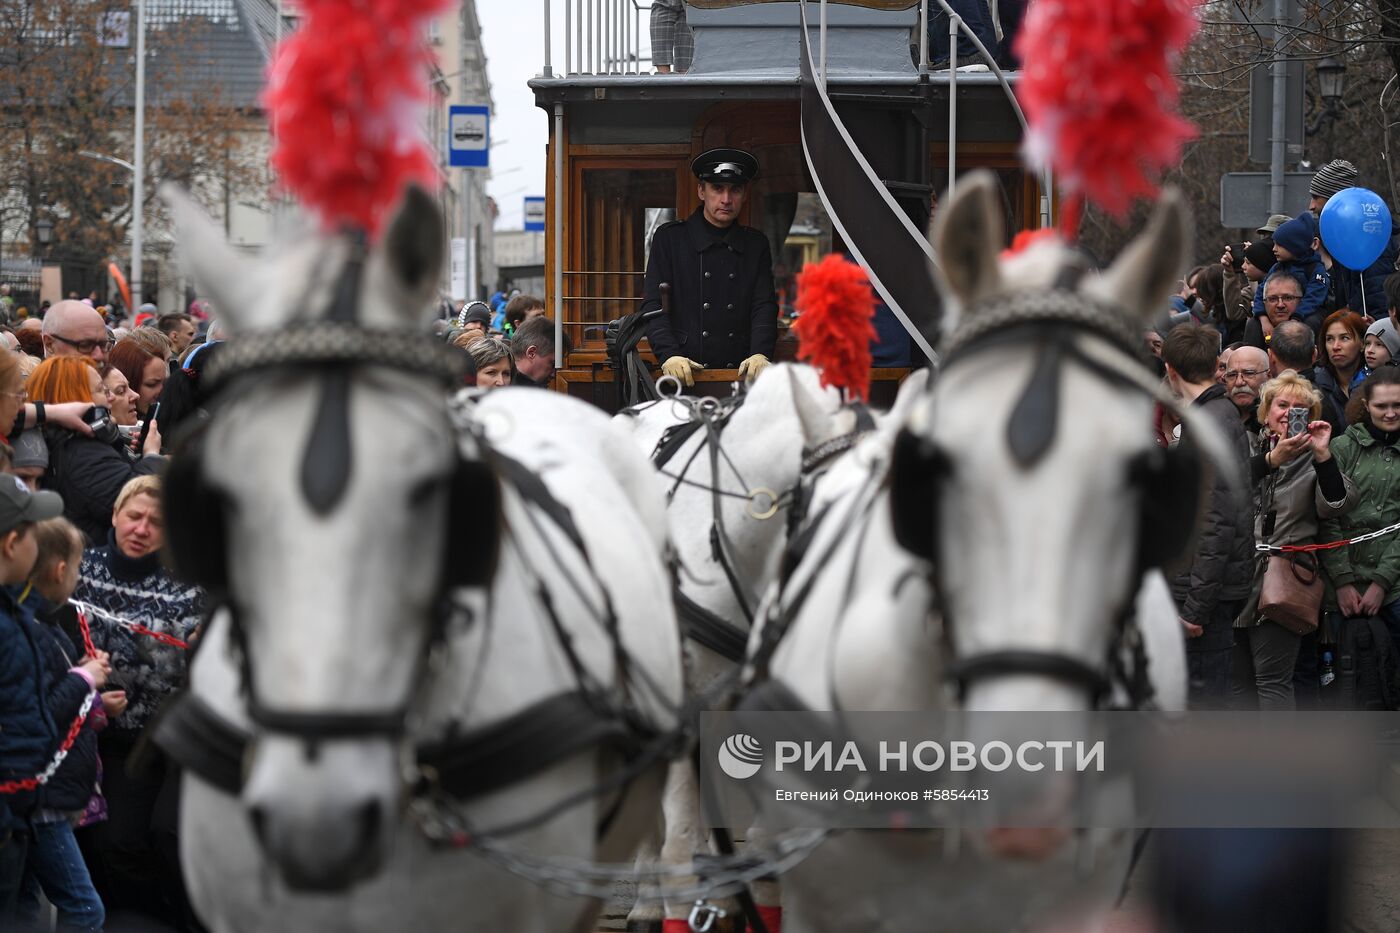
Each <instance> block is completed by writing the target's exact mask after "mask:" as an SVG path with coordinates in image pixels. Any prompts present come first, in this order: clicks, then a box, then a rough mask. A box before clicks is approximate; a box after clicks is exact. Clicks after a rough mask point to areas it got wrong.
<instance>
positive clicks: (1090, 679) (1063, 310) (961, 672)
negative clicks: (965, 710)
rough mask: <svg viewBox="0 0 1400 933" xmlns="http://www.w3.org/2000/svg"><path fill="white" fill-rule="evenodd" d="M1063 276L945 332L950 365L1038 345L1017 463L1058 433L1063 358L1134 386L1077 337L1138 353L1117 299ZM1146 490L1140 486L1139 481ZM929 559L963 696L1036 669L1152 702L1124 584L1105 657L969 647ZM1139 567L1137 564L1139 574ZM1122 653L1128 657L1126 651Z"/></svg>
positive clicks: (1103, 695) (1024, 399) (1020, 412)
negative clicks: (1094, 659) (1108, 301)
mask: <svg viewBox="0 0 1400 933" xmlns="http://www.w3.org/2000/svg"><path fill="white" fill-rule="evenodd" d="M1076 278H1077V276H1071V277H1070V278H1069V280H1068V281H1061V282H1058V283H1057V284H1056V288H1055V289H1054V290H1052V291H1051V292H1049V293H1048V294H1047V293H1037V294H1034V295H1027V296H1003V297H1001V298H998V299H996V303H995V304H994V305H992V306H991V307H987V308H983V309H978V310H974V311H972V312H969V313H968V315H967V318H966V319H967V320H968V321H969V327H967V328H965V329H964V331H963V332H961V333H956V334H954V335H953V337H952V339H951V340H950V341H949V344H948V347H947V349H946V351H945V355H944V358H943V366H942V369H943V370H944V371H945V372H946V371H947V370H949V369H951V368H953V367H954V366H956V365H959V364H961V363H963V362H964V361H966V360H968V359H969V358H971V357H972V356H974V355H976V354H977V353H978V352H980V351H983V350H988V349H993V348H997V347H1002V346H1007V345H1015V346H1024V345H1026V344H1027V343H1031V344H1034V345H1036V346H1038V353H1037V358H1036V364H1035V367H1034V369H1033V371H1032V374H1031V378H1030V380H1029V381H1028V382H1027V384H1026V387H1025V389H1024V391H1023V392H1022V395H1021V398H1020V400H1019V401H1018V402H1017V403H1016V405H1015V406H1014V407H1013V410H1012V414H1011V416H1010V418H1009V419H1008V424H1007V444H1008V446H1009V448H1010V450H1011V453H1012V456H1013V458H1014V459H1015V460H1016V461H1017V463H1018V464H1020V465H1021V466H1023V467H1025V468H1030V467H1031V466H1033V465H1034V463H1035V462H1036V461H1038V460H1039V459H1040V458H1041V457H1042V456H1043V455H1044V454H1045V453H1046V452H1047V451H1048V449H1049V447H1050V445H1051V444H1052V443H1053V441H1054V436H1055V428H1056V419H1057V417H1058V412H1059V408H1060V398H1059V386H1060V381H1061V375H1062V372H1063V368H1064V365H1065V364H1066V363H1068V362H1074V363H1077V364H1079V365H1081V366H1083V367H1084V368H1086V369H1088V370H1089V371H1091V372H1093V373H1094V374H1095V375H1097V376H1099V377H1100V378H1102V379H1104V380H1105V381H1108V382H1110V383H1112V384H1114V385H1115V386H1119V387H1129V388H1131V389H1133V390H1134V391H1138V390H1140V386H1139V385H1138V383H1136V382H1133V381H1131V380H1129V379H1126V378H1125V377H1124V375H1123V374H1122V373H1121V372H1119V371H1117V370H1114V369H1112V368H1111V367H1109V366H1107V365H1105V364H1104V363H1103V362H1101V361H1100V360H1098V359H1096V358H1094V357H1093V356H1090V355H1088V354H1086V353H1085V352H1084V351H1083V350H1082V349H1081V348H1080V346H1079V341H1080V340H1081V339H1083V338H1087V339H1097V340H1103V341H1106V342H1107V343H1108V344H1110V345H1111V346H1112V347H1113V348H1114V349H1115V350H1116V351H1118V352H1121V353H1122V354H1124V355H1125V356H1126V357H1128V358H1129V359H1132V358H1133V357H1134V355H1135V349H1136V341H1137V340H1138V338H1137V336H1136V334H1135V333H1134V332H1133V330H1132V328H1131V326H1130V325H1129V324H1128V319H1127V316H1126V315H1125V314H1124V313H1123V312H1122V311H1121V310H1119V309H1117V308H1112V307H1109V306H1107V305H1100V304H1099V303H1097V302H1095V301H1094V300H1093V299H1092V298H1090V297H1088V296H1086V295H1084V294H1082V293H1079V292H1076V291H1073V290H1072V288H1073V284H1074V279H1076ZM1143 492H1144V493H1145V492H1146V491H1145V490H1144V491H1143ZM939 563H940V561H938V560H936V559H935V560H934V561H933V564H934V566H933V567H932V568H931V571H932V577H933V584H934V587H933V588H934V593H935V599H936V600H937V601H938V603H939V609H940V612H941V614H942V617H943V620H944V624H943V637H944V641H945V645H946V647H947V650H948V656H949V657H950V658H951V660H950V661H949V663H948V664H947V665H946V666H945V668H944V677H945V679H947V681H948V682H949V683H951V684H952V685H953V686H954V688H955V689H956V691H957V694H958V696H959V698H960V699H961V698H963V697H965V696H966V694H967V691H968V690H969V689H970V688H971V687H972V686H973V685H974V684H977V683H980V682H985V681H988V680H995V679H998V678H1004V677H1018V676H1036V677H1044V678H1048V679H1050V680H1055V681H1059V682H1061V683H1065V684H1068V685H1069V686H1071V687H1073V688H1075V689H1076V690H1080V691H1083V692H1084V693H1085V694H1087V695H1088V697H1089V701H1090V708H1091V709H1100V708H1103V705H1104V703H1105V701H1106V700H1107V699H1108V698H1109V697H1110V696H1111V695H1112V693H1113V689H1114V687H1115V686H1117V687H1121V688H1122V689H1123V692H1124V695H1125V697H1126V700H1127V706H1128V708H1130V709H1144V708H1148V707H1149V706H1150V705H1151V703H1152V698H1153V694H1154V690H1153V687H1152V683H1151V680H1150V678H1149V677H1148V672H1147V666H1148V662H1147V655H1146V649H1145V647H1144V645H1143V640H1142V634H1141V632H1140V630H1139V628H1138V623H1137V611H1136V605H1135V600H1134V598H1133V595H1132V594H1131V593H1130V594H1129V596H1128V598H1127V599H1126V600H1125V602H1124V604H1123V605H1122V606H1121V607H1119V609H1118V610H1117V611H1116V613H1115V616H1114V620H1113V625H1112V632H1111V636H1110V639H1109V644H1108V650H1107V653H1106V656H1105V658H1104V660H1103V661H1102V662H1101V663H1099V664H1095V663H1091V662H1090V661H1086V660H1084V659H1082V658H1079V657H1075V656H1073V655H1070V654H1065V653H1062V652H1057V651H1041V650H1035V649H1020V648H1011V649H1005V650H1000V651H987V652H983V653H980V654H976V655H972V656H969V657H960V656H959V655H958V652H957V643H956V626H955V624H954V622H955V620H954V617H953V615H952V614H951V613H950V612H949V610H948V606H947V601H946V598H945V595H946V591H945V585H944V584H943V583H942V582H941V581H940V580H939V579H938V573H939V571H938V564H939ZM1145 569H1146V568H1145V567H1143V566H1141V562H1139V565H1138V568H1137V570H1138V574H1139V579H1140V578H1141V574H1142V573H1143V572H1144V571H1145ZM1125 655H1126V656H1127V658H1128V660H1127V661H1126V662H1125V661H1124V656H1125Z"/></svg>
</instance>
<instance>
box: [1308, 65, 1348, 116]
mask: <svg viewBox="0 0 1400 933" xmlns="http://www.w3.org/2000/svg"><path fill="white" fill-rule="evenodd" d="M1314 67H1315V68H1316V69H1317V88H1318V91H1319V93H1321V95H1322V103H1323V106H1325V107H1327V108H1328V109H1329V110H1330V109H1332V108H1333V107H1335V106H1336V105H1337V104H1338V103H1340V102H1341V100H1342V88H1343V87H1344V86H1345V84H1346V79H1347V66H1346V65H1344V64H1342V63H1341V62H1339V61H1337V60H1336V59H1335V58H1333V57H1332V56H1330V55H1329V56H1327V57H1326V58H1324V59H1322V60H1321V61H1319V62H1318V63H1317V64H1316V65H1315V66H1314Z"/></svg>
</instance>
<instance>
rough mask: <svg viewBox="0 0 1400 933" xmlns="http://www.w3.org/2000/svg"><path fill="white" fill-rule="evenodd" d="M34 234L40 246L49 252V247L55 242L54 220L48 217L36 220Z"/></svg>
mask: <svg viewBox="0 0 1400 933" xmlns="http://www.w3.org/2000/svg"><path fill="white" fill-rule="evenodd" d="M34 236H35V238H36V239H38V241H39V246H40V248H42V249H43V251H44V252H45V253H47V252H48V251H49V247H50V246H51V245H52V244H53V221H52V220H49V219H48V218H47V217H45V218H44V219H43V220H40V221H36V222H35V224H34Z"/></svg>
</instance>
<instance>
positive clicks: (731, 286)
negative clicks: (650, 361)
mask: <svg viewBox="0 0 1400 933" xmlns="http://www.w3.org/2000/svg"><path fill="white" fill-rule="evenodd" d="M690 168H691V171H692V172H694V173H695V176H696V178H698V179H699V180H700V184H699V189H698V193H699V197H700V201H701V204H700V206H699V207H697V208H696V209H695V210H694V212H692V213H691V215H690V216H689V217H688V218H686V219H685V220H684V221H676V222H673V223H669V224H665V225H663V226H661V227H660V228H658V229H657V231H656V234H655V236H654V237H653V238H652V243H651V256H650V258H649V260H648V261H647V271H646V293H645V297H644V298H643V300H642V307H641V310H642V312H643V313H645V312H648V311H653V310H656V309H657V308H660V307H661V283H663V282H666V283H669V284H670V286H671V303H670V304H671V307H670V312H671V313H670V314H661V315H657V316H656V317H654V318H652V319H651V320H650V321H649V323H648V326H647V337H648V338H650V340H651V348H652V350H653V351H654V352H655V353H656V358H657V359H658V360H660V361H661V369H662V371H663V372H664V373H665V374H666V375H668V376H674V377H675V378H676V379H678V380H680V381H681V382H682V383H684V384H685V385H692V384H693V383H694V381H695V373H696V372H698V371H699V370H702V369H704V368H705V367H706V366H711V367H717V368H721V369H736V368H737V369H738V370H739V376H740V378H743V379H746V380H748V381H753V379H754V377H756V376H757V375H758V374H759V373H760V372H762V371H763V370H764V369H765V368H767V366H768V365H769V363H770V361H771V360H772V358H773V347H774V345H775V344H776V343H777V339H778V302H777V298H776V296H775V294H774V291H773V258H772V254H771V252H770V250H769V248H768V238H767V237H765V236H764V235H763V234H762V233H760V232H759V231H757V230H755V229H753V228H752V227H745V226H743V225H742V224H740V223H738V222H737V221H738V217H739V213H740V211H741V210H742V208H743V206H744V200H745V198H746V197H747V196H748V183H749V182H750V181H752V180H753V179H754V178H755V177H756V176H757V175H758V160H757V159H755V158H754V157H753V156H752V155H750V154H749V153H747V152H744V151H743V150H741V149H711V150H709V151H708V152H705V153H703V154H701V155H700V156H699V157H697V158H696V159H695V161H694V162H692V163H691V166H690Z"/></svg>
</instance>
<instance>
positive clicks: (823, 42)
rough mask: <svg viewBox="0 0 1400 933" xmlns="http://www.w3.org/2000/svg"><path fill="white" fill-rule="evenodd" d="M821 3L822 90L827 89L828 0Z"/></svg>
mask: <svg viewBox="0 0 1400 933" xmlns="http://www.w3.org/2000/svg"><path fill="white" fill-rule="evenodd" d="M821 5H822V14H821V26H820V30H819V31H820V32H821V47H822V51H821V58H822V61H821V65H822V69H821V70H822V90H823V91H825V90H826V0H822V4H821Z"/></svg>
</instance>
